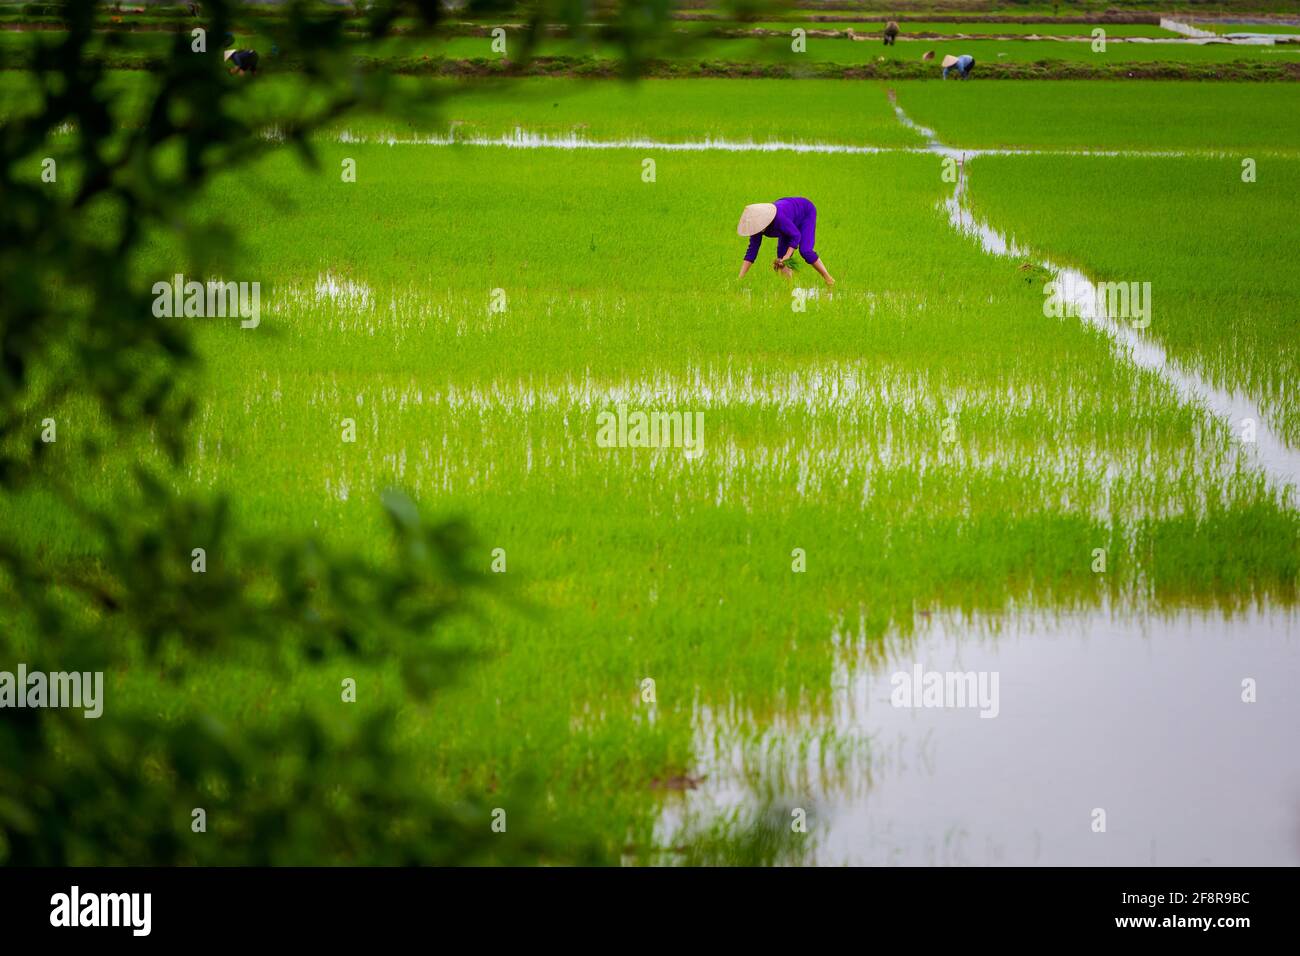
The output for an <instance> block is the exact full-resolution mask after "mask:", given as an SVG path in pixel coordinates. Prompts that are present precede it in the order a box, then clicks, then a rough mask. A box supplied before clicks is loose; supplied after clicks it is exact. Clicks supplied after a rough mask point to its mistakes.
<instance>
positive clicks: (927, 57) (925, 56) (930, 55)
mask: <svg viewBox="0 0 1300 956" xmlns="http://www.w3.org/2000/svg"><path fill="white" fill-rule="evenodd" d="M933 59H934V51H933V50H926V51H925V52H924V53H922V54H921V60H922V61H923V62H925V63H929V62H930V61H931V60H933Z"/></svg>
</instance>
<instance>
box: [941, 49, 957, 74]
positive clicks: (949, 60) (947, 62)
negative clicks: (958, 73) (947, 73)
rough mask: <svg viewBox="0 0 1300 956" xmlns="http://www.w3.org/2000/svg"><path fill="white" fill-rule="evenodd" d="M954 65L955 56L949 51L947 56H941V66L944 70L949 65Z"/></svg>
mask: <svg viewBox="0 0 1300 956" xmlns="http://www.w3.org/2000/svg"><path fill="white" fill-rule="evenodd" d="M956 65H957V58H956V57H955V56H953V55H952V54H951V53H949V54H948V55H947V56H945V57H944V58H943V64H942V66H943V68H944V69H945V70H946V69H947V68H948V67H950V66H956Z"/></svg>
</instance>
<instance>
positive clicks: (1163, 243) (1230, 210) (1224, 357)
mask: <svg viewBox="0 0 1300 956" xmlns="http://www.w3.org/2000/svg"><path fill="white" fill-rule="evenodd" d="M1258 163H1259V166H1258V168H1257V170H1256V173H1257V180H1256V182H1253V183H1244V182H1242V179H1241V175H1242V165H1241V158H1240V157H1237V156H1233V157H1229V158H1224V159H1213V160H1211V159H1129V158H1112V157H1106V158H1100V157H1098V158H1074V157H1068V158H1067V157H1019V156H1017V157H1001V156H997V157H982V158H980V159H979V160H977V161H976V162H975V163H974V164H973V166H972V180H971V182H972V184H973V186H972V196H973V205H974V208H975V209H976V210H977V211H978V212H979V214H980V215H981V216H983V217H984V218H986V219H988V220H989V221H990V222H993V223H995V224H997V225H998V227H999V228H1007V229H1008V230H1009V231H1010V232H1012V233H1014V235H1015V237H1016V238H1017V239H1018V240H1020V241H1021V242H1022V243H1023V244H1027V245H1029V246H1030V247H1031V248H1033V249H1035V250H1041V251H1043V252H1045V253H1047V254H1049V255H1050V256H1051V257H1054V259H1055V261H1064V262H1066V263H1069V264H1074V265H1078V266H1081V267H1082V268H1083V269H1084V270H1085V271H1086V272H1088V273H1089V274H1091V275H1093V276H1096V277H1098V278H1101V279H1104V280H1115V281H1119V280H1123V281H1142V282H1150V283H1151V285H1152V300H1153V303H1154V306H1153V315H1152V322H1151V326H1150V328H1149V329H1148V330H1147V334H1150V335H1154V336H1156V337H1157V338H1158V339H1160V341H1161V342H1162V343H1163V344H1164V345H1165V346H1166V348H1167V350H1168V352H1169V353H1170V355H1171V356H1172V357H1173V358H1175V359H1176V360H1178V361H1180V362H1183V363H1186V364H1188V365H1190V366H1192V367H1193V368H1195V369H1197V370H1198V371H1199V372H1200V373H1201V374H1202V375H1205V376H1206V377H1208V378H1209V379H1210V380H1211V381H1213V382H1214V383H1215V384H1216V385H1219V386H1223V387H1227V388H1229V389H1241V390H1244V391H1245V392H1246V394H1248V395H1250V396H1251V397H1253V398H1254V399H1256V400H1257V401H1262V403H1263V410H1264V412H1265V414H1267V415H1268V416H1269V418H1270V420H1271V421H1272V422H1273V424H1274V426H1275V427H1277V428H1279V430H1280V431H1281V432H1282V433H1283V434H1284V435H1285V436H1286V438H1287V439H1288V441H1289V443H1290V444H1292V445H1300V320H1298V319H1297V303H1298V302H1300V271H1297V270H1296V269H1295V267H1294V252H1293V250H1292V248H1290V246H1289V244H1288V242H1287V241H1286V240H1285V237H1287V236H1289V235H1291V234H1292V233H1293V232H1295V231H1296V228H1297V227H1296V221H1295V217H1296V204H1295V197H1296V196H1297V195H1300V160H1294V159H1291V160H1284V159H1263V160H1259V161H1258ZM1102 196H1104V197H1105V200H1104V201H1099V199H1098V197H1102ZM1191 197H1195V199H1194V201H1190V200H1191Z"/></svg>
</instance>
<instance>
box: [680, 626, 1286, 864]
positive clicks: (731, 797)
mask: <svg viewBox="0 0 1300 956" xmlns="http://www.w3.org/2000/svg"><path fill="white" fill-rule="evenodd" d="M835 639H836V641H837V644H838V646H839V648H840V658H841V663H840V665H839V667H838V669H837V672H836V676H835V679H834V681H833V688H832V692H831V704H830V707H829V710H827V709H824V708H823V709H821V710H820V712H818V713H812V712H805V713H803V714H796V715H794V716H787V717H786V718H784V719H782V720H778V721H773V722H771V723H769V725H768V726H767V727H766V728H764V729H763V730H762V731H761V732H759V733H757V734H755V733H753V732H752V731H746V730H743V729H741V728H743V727H746V726H752V724H749V723H748V722H747V721H735V722H733V720H732V718H734V717H735V716H736V715H730V716H728V717H720V716H719V715H718V714H715V713H711V712H709V711H708V710H706V709H701V711H700V713H699V715H698V733H697V740H698V747H699V750H698V752H699V753H700V754H701V763H700V765H699V766H698V768H697V770H698V772H700V773H701V774H704V775H705V783H704V785H703V786H702V787H701V788H700V789H699V790H697V791H694V792H692V793H690V794H687V795H685V796H684V798H683V799H682V800H681V801H680V802H678V803H676V804H674V805H672V806H670V807H668V809H667V810H666V813H665V817H664V821H663V827H664V830H665V832H672V830H673V828H674V827H675V826H677V825H679V824H680V822H681V821H682V820H683V819H684V818H687V817H691V816H695V817H706V816H708V815H710V814H713V813H720V812H726V811H729V810H731V809H733V808H735V807H737V806H743V805H746V804H747V803H752V802H753V801H755V800H758V799H763V798H765V797H766V795H767V792H766V791H768V790H770V789H773V788H774V789H776V790H778V791H780V792H782V794H783V797H782V798H783V799H785V800H786V801H787V802H789V803H791V805H795V804H797V803H799V802H800V801H808V802H814V801H815V803H816V805H817V806H818V807H819V811H818V812H819V814H820V816H821V819H819V820H818V821H817V823H818V824H819V833H818V839H817V841H816V848H815V850H814V852H813V854H812V857H811V861H812V862H817V863H822V864H838V863H852V864H869V865H877V864H903V865H936V864H938V865H997V864H1046V865H1146V864H1160V865H1202V864H1214V865H1294V864H1296V863H1297V862H1300V830H1298V825H1300V756H1298V752H1297V749H1296V746H1295V737H1296V732H1297V730H1300V695H1297V694H1296V693H1295V688H1296V686H1297V682H1298V681H1300V618H1298V617H1297V615H1296V614H1295V613H1294V612H1291V611H1284V610H1279V609H1263V610H1261V609H1254V610H1251V611H1249V612H1247V613H1244V614H1238V615H1233V616H1230V617H1225V616H1224V615H1222V614H1220V613H1209V612H1200V611H1185V612H1180V613H1176V614H1169V615H1154V616H1152V615H1147V616H1133V615H1126V614H1121V613H1117V612H1112V611H1109V610H1094V611H1079V612H1074V613H1070V614H1064V615H1059V616H1053V617H1044V616H1041V615H1031V614H1026V615H1020V616H1013V617H1011V618H1009V619H969V618H961V617H952V616H939V615H936V616H934V617H932V618H922V619H921V622H920V623H919V626H918V628H917V631H916V633H915V634H914V636H912V637H911V638H909V639H907V640H895V641H892V642H884V643H880V642H874V643H873V642H871V641H868V640H866V639H865V638H864V637H863V636H862V635H860V634H846V633H844V632H843V631H840V632H837V634H836V636H835ZM917 668H919V669H920V670H921V671H922V672H923V673H937V674H941V675H970V674H975V675H979V674H986V675H990V674H995V675H997V681H996V687H997V696H998V700H997V708H996V712H997V716H996V717H993V718H992V719H989V718H985V717H981V715H980V714H981V709H983V710H984V711H985V712H987V708H980V707H976V706H966V707H958V706H943V707H940V706H910V707H906V706H896V703H897V702H898V687H899V685H900V683H902V680H901V678H896V676H895V675H900V674H905V675H907V676H908V679H909V681H910V680H911V679H913V678H914V674H915V671H916V669H917ZM1248 681H1254V682H1255V683H1254V685H1253V688H1254V693H1255V695H1256V699H1255V700H1254V702H1247V701H1245V700H1243V697H1244V696H1245V697H1249V696H1250V693H1249V691H1250V689H1251V687H1252V685H1250V684H1249V683H1246V682H1248ZM949 703H951V701H949ZM931 704H933V701H931ZM758 781H763V783H762V784H759V783H758ZM759 789H761V790H762V791H763V792H762V793H760V792H758V791H759ZM1098 810H1103V811H1104V812H1105V831H1104V832H1095V830H1094V825H1095V821H1097V820H1099V817H1098V815H1097V814H1096V811H1098Z"/></svg>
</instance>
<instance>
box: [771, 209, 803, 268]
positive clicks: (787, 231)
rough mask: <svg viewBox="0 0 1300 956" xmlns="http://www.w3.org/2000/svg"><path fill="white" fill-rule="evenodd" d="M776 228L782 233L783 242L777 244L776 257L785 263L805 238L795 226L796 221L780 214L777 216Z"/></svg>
mask: <svg viewBox="0 0 1300 956" xmlns="http://www.w3.org/2000/svg"><path fill="white" fill-rule="evenodd" d="M776 228H777V231H778V232H780V233H781V241H780V242H779V243H778V244H777V248H776V256H777V258H778V259H780V260H781V261H782V262H785V260H786V259H789V258H790V257H791V256H792V255H794V251H795V250H796V249H797V248H799V240H800V239H802V238H803V235H802V234H801V233H800V232H799V227H798V226H796V225H795V224H794V220H793V219H791V218H790V217H789V216H786V215H784V214H782V213H780V212H778V213H777V214H776Z"/></svg>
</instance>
